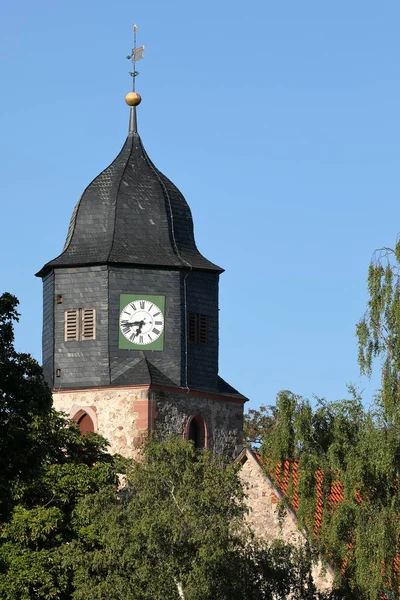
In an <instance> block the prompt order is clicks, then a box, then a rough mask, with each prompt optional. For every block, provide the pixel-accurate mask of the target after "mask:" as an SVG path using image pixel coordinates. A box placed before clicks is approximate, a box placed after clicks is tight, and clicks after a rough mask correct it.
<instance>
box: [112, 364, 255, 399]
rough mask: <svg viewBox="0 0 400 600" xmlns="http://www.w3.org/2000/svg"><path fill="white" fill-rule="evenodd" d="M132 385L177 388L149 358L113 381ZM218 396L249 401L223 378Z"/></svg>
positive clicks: (220, 378) (115, 383)
mask: <svg viewBox="0 0 400 600" xmlns="http://www.w3.org/2000/svg"><path fill="white" fill-rule="evenodd" d="M132 383H135V384H142V385H152V384H154V385H162V386H167V387H176V388H179V387H180V386H178V385H176V383H174V382H173V381H172V380H171V379H170V378H169V377H167V375H165V374H164V373H163V372H162V371H160V370H159V369H157V367H155V366H154V365H153V363H152V362H151V361H149V360H148V359H147V358H142V359H141V360H139V361H138V362H135V364H134V365H133V366H132V367H131V368H129V369H128V370H126V371H124V373H122V374H121V375H119V376H118V377H117V378H116V379H114V380H113V381H112V385H130V384H132ZM217 393H218V394H223V395H226V396H227V397H229V398H232V397H233V398H238V399H240V400H247V398H245V396H243V395H242V394H241V393H240V392H238V391H237V390H236V389H235V388H233V387H232V386H231V385H229V383H226V381H224V380H223V379H222V377H218V390H217Z"/></svg>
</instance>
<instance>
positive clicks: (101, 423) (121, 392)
mask: <svg viewBox="0 0 400 600" xmlns="http://www.w3.org/2000/svg"><path fill="white" fill-rule="evenodd" d="M53 403H54V407H55V409H56V410H59V411H63V412H65V413H66V414H67V415H68V416H69V417H71V418H72V419H73V418H76V417H77V416H80V415H81V414H82V413H83V412H86V413H87V414H88V415H89V416H90V417H91V419H92V421H93V423H94V429H95V431H96V433H99V434H100V435H102V436H104V437H105V438H106V439H107V440H108V441H109V442H110V448H109V451H110V452H111V453H112V454H113V453H118V454H122V455H123V456H126V457H127V458H134V457H135V456H136V455H137V445H138V444H139V443H140V439H141V437H142V436H143V434H144V433H145V432H146V431H147V429H148V428H149V425H150V424H151V422H152V421H153V419H154V416H155V403H154V402H153V401H152V400H150V399H149V386H142V387H131V388H111V387H105V388H97V389H92V390H76V391H75V390H74V391H71V390H69V391H61V390H57V391H55V392H53Z"/></svg>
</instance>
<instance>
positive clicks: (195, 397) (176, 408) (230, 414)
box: [151, 390, 243, 458]
mask: <svg viewBox="0 0 400 600" xmlns="http://www.w3.org/2000/svg"><path fill="white" fill-rule="evenodd" d="M151 396H152V398H153V399H154V401H155V403H156V406H157V419H156V421H155V427H156V428H157V427H160V428H161V429H162V431H165V432H166V433H168V434H177V435H182V433H183V432H184V431H185V428H186V424H187V422H188V420H189V418H190V417H191V416H195V415H201V417H202V419H203V420H204V422H205V425H206V429H207V432H206V433H207V437H208V444H207V445H208V447H209V448H210V449H211V450H212V451H213V452H215V453H217V454H225V455H226V456H232V458H235V457H236V456H237V455H238V453H239V452H240V450H241V449H242V443H243V404H242V403H241V402H235V401H229V400H228V399H225V398H220V397H213V396H212V395H211V394H210V395H209V396H207V394H206V392H205V393H204V396H203V395H200V394H193V393H191V392H188V393H187V394H185V393H178V392H172V391H161V390H160V391H152V394H151Z"/></svg>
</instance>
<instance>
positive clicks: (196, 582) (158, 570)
mask: <svg viewBox="0 0 400 600" xmlns="http://www.w3.org/2000/svg"><path fill="white" fill-rule="evenodd" d="M16 307H17V300H16V298H15V297H13V296H11V295H10V294H3V296H1V297H0V394H1V397H0V401H1V404H0V598H1V599H2V600H104V599H105V598H107V600H122V599H123V600H139V599H140V600H146V599H148V600H150V599H151V600H157V599H162V600H200V599H201V600H205V599H208V598H209V599H210V600H211V599H213V600H228V599H229V600H235V599H237V600H239V599H240V600H272V599H274V600H280V599H282V600H283V599H284V598H287V597H289V596H290V597H291V598H293V599H294V600H316V599H317V598H320V597H322V596H320V595H319V594H317V592H316V591H315V587H314V584H313V581H312V577H311V571H310V570H311V554H310V552H308V550H307V548H306V549H301V548H300V549H296V548H293V547H291V546H289V545H285V544H282V543H276V544H273V545H271V546H268V545H266V544H259V543H257V542H256V541H255V540H254V538H253V536H252V533H251V531H250V530H248V528H247V527H246V525H245V515H246V506H245V503H244V493H243V490H242V488H241V485H240V482H239V479H238V477H237V468H238V467H237V466H236V465H234V464H228V463H226V462H224V461H223V460H221V459H219V458H217V457H215V456H212V455H211V454H210V453H208V452H207V451H205V452H198V451H195V449H194V447H193V445H192V444H191V443H190V442H185V441H183V440H178V439H171V440H167V441H164V442H160V441H158V440H155V439H150V440H149V441H148V442H147V443H146V445H145V447H144V449H143V457H142V460H141V461H139V462H135V463H132V462H131V461H127V460H123V459H122V458H121V457H111V456H110V455H109V454H107V452H106V448H107V442H106V441H105V440H104V439H103V438H101V437H99V436H97V435H95V434H88V435H87V436H85V437H82V436H81V435H80V432H79V429H78V428H77V427H76V426H75V425H73V424H72V423H71V422H70V421H68V420H67V419H66V418H65V417H64V416H63V415H60V414H58V413H56V412H55V411H54V410H53V409H52V406H51V393H50V390H49V389H48V387H47V386H46V384H45V382H44V380H43V374H42V370H41V368H40V367H39V365H38V364H37V363H36V361H34V360H33V359H32V357H30V356H29V355H28V354H22V353H18V352H17V351H16V350H15V348H14V343H13V342H14V333H13V323H14V322H15V321H17V320H18V313H17V310H16ZM118 473H126V475H125V477H126V485H125V487H124V488H123V489H119V487H120V483H119V482H120V478H119V476H118Z"/></svg>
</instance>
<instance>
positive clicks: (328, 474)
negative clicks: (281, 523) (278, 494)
mask: <svg viewBox="0 0 400 600" xmlns="http://www.w3.org/2000/svg"><path fill="white" fill-rule="evenodd" d="M399 266H400V244H399V243H398V244H397V246H396V248H395V250H394V251H392V250H390V249H387V248H385V249H383V250H381V251H379V252H378V253H376V254H375V256H374V260H373V262H372V263H371V265H370V267H369V273H368V291H369V300H368V306H367V311H366V313H365V315H364V316H363V318H362V319H361V320H360V322H359V323H358V324H357V329H356V333H357V337H358V344H359V364H360V369H361V372H362V373H364V374H367V375H370V374H371V373H372V369H373V366H374V361H375V359H377V358H379V359H380V360H381V362H380V368H381V387H380V389H379V390H378V392H377V394H376V397H375V399H374V401H373V402H372V403H371V407H370V408H369V409H368V410H365V409H364V408H363V405H362V401H361V398H360V397H359V396H358V394H357V393H356V391H355V390H354V389H351V390H350V391H351V392H352V393H351V397H350V399H348V400H342V401H338V402H331V403H327V402H325V401H323V400H320V401H318V402H317V405H316V406H315V407H314V408H313V407H312V406H311V404H310V402H309V401H307V400H305V399H303V398H301V397H299V396H295V395H294V394H292V393H290V392H281V393H280V394H279V396H278V399H277V412H276V422H275V423H274V425H273V427H272V428H270V429H269V432H267V434H266V435H265V437H264V441H263V446H262V453H263V456H264V458H265V461H266V464H267V468H268V469H269V471H270V472H271V471H273V469H274V468H275V466H276V465H277V464H283V462H284V461H285V460H286V459H289V462H290V465H291V467H290V468H291V469H292V471H293V465H296V469H297V473H296V476H297V477H298V482H297V485H294V483H293V478H292V480H291V484H289V486H288V499H289V501H290V500H293V498H294V495H295V494H298V496H297V495H296V498H297V497H298V502H299V507H298V515H299V517H300V520H301V524H302V525H304V526H306V527H307V528H308V530H309V532H310V534H311V536H312V538H313V543H315V544H316V546H317V548H318V549H319V550H321V551H323V552H324V553H325V556H327V557H328V559H329V560H331V561H332V562H333V563H334V564H335V566H336V574H337V579H338V584H341V585H345V586H348V588H349V590H350V592H349V593H350V597H353V598H366V599H368V600H375V599H376V598H378V597H380V594H382V593H384V594H385V595H386V597H387V598H398V596H399V589H400V569H399V567H400V560H399V559H400V521H399V518H398V517H399V514H400V478H399V476H400V279H399ZM332 490H336V495H338V494H339V495H341V496H342V499H341V501H340V502H337V501H333V495H332V493H333V492H332ZM321 511H322V521H321V523H319V521H318V522H317V521H316V515H317V514H318V512H321Z"/></svg>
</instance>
